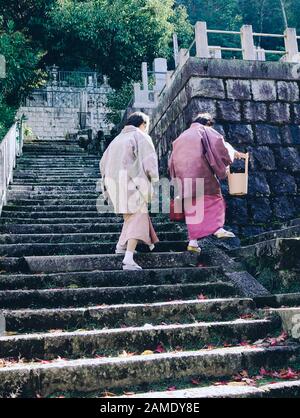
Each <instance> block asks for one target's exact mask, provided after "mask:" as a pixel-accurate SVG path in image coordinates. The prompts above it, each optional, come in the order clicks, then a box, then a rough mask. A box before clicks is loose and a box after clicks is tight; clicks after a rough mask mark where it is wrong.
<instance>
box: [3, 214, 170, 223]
mask: <svg viewBox="0 0 300 418" xmlns="http://www.w3.org/2000/svg"><path fill="white" fill-rule="evenodd" d="M43 215H44V216H39V217H36V216H37V215H36V214H32V216H31V214H30V213H28V216H26V217H19V216H17V214H14V218H12V217H4V216H3V217H2V218H1V219H0V224H2V225H3V224H4V225H9V224H32V225H34V224H61V223H64V224H72V223H91V224H102V223H120V224H123V218H121V217H117V216H116V215H115V214H112V213H108V214H106V213H100V214H98V213H92V214H90V215H89V214H86V216H83V215H82V217H72V212H69V213H68V212H67V213H66V214H65V215H61V214H59V213H58V214H57V215H56V217H53V218H49V217H47V213H45V214H43ZM152 221H153V224H155V223H157V222H164V220H163V219H161V218H160V217H159V216H156V217H155V216H153V217H152Z"/></svg>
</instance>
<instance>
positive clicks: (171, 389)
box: [167, 386, 177, 392]
mask: <svg viewBox="0 0 300 418" xmlns="http://www.w3.org/2000/svg"><path fill="white" fill-rule="evenodd" d="M174 390H177V388H176V386H170V387H169V388H168V389H167V391H168V392H174Z"/></svg>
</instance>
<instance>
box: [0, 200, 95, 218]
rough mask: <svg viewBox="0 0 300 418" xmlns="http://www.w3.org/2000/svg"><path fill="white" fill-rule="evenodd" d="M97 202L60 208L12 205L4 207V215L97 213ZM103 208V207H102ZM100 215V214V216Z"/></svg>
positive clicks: (33, 204)
mask: <svg viewBox="0 0 300 418" xmlns="http://www.w3.org/2000/svg"><path fill="white" fill-rule="evenodd" d="M96 203H97V201H96V200H94V201H93V205H90V206H87V205H86V204H85V202H81V205H74V206H68V205H60V207H59V208H58V207H57V205H53V206H52V205H49V206H45V205H44V206H39V205H37V204H36V203H32V204H31V205H25V206H22V205H19V204H18V205H15V204H10V205H7V206H4V207H3V211H2V213H4V214H6V216H9V214H10V216H14V215H15V214H18V213H22V214H25V213H27V212H29V213H31V214H35V213H47V212H50V213H53V212H56V213H59V212H79V213H91V212H96V213H97V205H96ZM101 206H102V205H101ZM99 215H100V214H99Z"/></svg>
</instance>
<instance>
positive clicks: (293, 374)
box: [280, 367, 299, 379]
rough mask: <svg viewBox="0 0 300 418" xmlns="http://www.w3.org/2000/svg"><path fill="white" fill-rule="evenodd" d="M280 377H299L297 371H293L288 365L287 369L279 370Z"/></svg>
mask: <svg viewBox="0 0 300 418" xmlns="http://www.w3.org/2000/svg"><path fill="white" fill-rule="evenodd" d="M280 377H281V379H297V378H298V377H299V373H297V372H294V371H293V370H292V369H291V368H290V367H289V368H288V370H282V371H281V372H280Z"/></svg>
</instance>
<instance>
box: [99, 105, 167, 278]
mask: <svg viewBox="0 0 300 418" xmlns="http://www.w3.org/2000/svg"><path fill="white" fill-rule="evenodd" d="M148 129H149V117H148V116H147V115H145V114H144V113H141V112H136V113H133V114H132V115H131V116H130V117H129V119H128V120H127V123H126V126H125V128H124V129H123V130H122V132H121V133H120V135H118V136H117V137H116V138H115V139H114V140H113V141H112V142H111V143H110V145H109V147H108V148H107V150H106V151H105V153H104V154H103V157H102V159H101V162H100V171H101V174H102V184H103V193H104V198H105V200H107V201H109V202H110V203H112V205H113V207H114V211H115V213H116V214H122V215H123V217H124V225H123V230H122V233H121V236H120V239H119V242H118V244H117V248H116V254H124V255H125V257H124V260H123V269H124V270H141V269H142V268H141V267H140V266H139V265H138V264H137V263H136V262H135V261H134V259H133V256H134V253H135V249H136V247H137V244H138V243H139V242H141V243H144V244H146V245H148V246H149V248H150V250H151V251H152V250H153V249H154V244H156V243H157V242H158V238H157V235H156V233H155V231H154V228H153V225H152V222H151V219H150V217H149V213H148V203H150V201H151V198H152V194H153V185H152V184H153V183H154V182H158V181H159V174H158V161H157V155H156V152H155V148H154V145H153V142H152V139H151V138H150V136H149V135H148V134H147V132H148Z"/></svg>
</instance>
